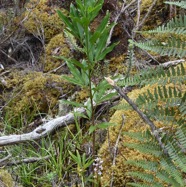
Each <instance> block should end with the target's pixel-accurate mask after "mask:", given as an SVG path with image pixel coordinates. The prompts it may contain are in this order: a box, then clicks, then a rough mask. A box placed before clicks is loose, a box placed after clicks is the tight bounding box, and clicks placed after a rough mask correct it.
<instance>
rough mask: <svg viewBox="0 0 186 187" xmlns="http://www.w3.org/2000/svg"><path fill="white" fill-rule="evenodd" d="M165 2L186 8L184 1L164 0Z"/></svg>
mask: <svg viewBox="0 0 186 187" xmlns="http://www.w3.org/2000/svg"><path fill="white" fill-rule="evenodd" d="M165 3H166V4H169V5H176V6H179V7H181V8H184V9H186V4H185V1H180V2H179V1H175V2H169V1H165Z"/></svg>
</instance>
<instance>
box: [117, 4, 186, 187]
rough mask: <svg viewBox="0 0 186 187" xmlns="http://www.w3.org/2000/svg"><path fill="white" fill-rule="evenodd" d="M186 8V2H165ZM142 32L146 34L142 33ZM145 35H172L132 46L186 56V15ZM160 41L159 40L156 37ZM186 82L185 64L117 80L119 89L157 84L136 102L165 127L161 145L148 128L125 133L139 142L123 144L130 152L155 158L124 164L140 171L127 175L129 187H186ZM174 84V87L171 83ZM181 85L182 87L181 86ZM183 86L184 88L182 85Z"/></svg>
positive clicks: (143, 72) (159, 133) (163, 53)
mask: <svg viewBox="0 0 186 187" xmlns="http://www.w3.org/2000/svg"><path fill="white" fill-rule="evenodd" d="M166 3H168V4H172V5H177V6H180V7H181V8H186V3H185V1H179V2H166ZM140 33H143V32H140ZM144 33H149V34H152V37H154V35H155V34H157V35H158V34H162V33H167V34H171V35H170V36H171V37H169V39H168V40H167V41H163V42H162V41H159V40H157V39H152V40H149V41H147V42H135V41H132V40H130V41H129V42H130V44H131V45H132V46H134V45H135V46H137V47H139V48H142V49H144V50H149V51H153V52H156V53H158V54H160V55H161V56H163V55H168V56H173V57H185V56H186V42H185V41H182V40H181V37H182V36H183V35H184V37H185V34H186V15H184V16H178V17H176V18H173V19H172V20H171V21H169V22H168V23H167V24H166V25H163V26H159V27H158V28H156V29H153V30H150V31H145V32H144ZM156 38H157V37H156ZM185 81H186V73H185V68H184V66H183V64H181V65H178V66H177V67H171V68H168V69H167V70H164V69H163V67H161V66H160V67H158V68H156V69H154V68H151V69H145V70H144V71H141V72H140V73H137V74H136V75H134V76H129V77H127V78H124V79H120V80H119V81H118V83H117V84H118V85H119V86H124V87H125V86H134V85H139V87H143V86H145V85H149V86H150V85H152V84H157V86H156V87H155V88H154V89H153V90H150V89H148V90H147V91H146V92H145V93H143V94H140V95H139V96H138V97H137V98H136V100H135V101H134V102H135V103H136V105H137V106H138V108H139V109H140V110H141V111H143V113H145V114H146V115H147V116H148V117H149V119H151V120H153V121H154V120H155V121H160V122H161V123H162V124H164V126H163V127H162V128H161V129H157V132H158V135H159V136H160V139H161V142H162V144H163V147H164V149H165V150H166V152H164V150H162V146H160V145H159V142H158V141H157V139H156V138H155V137H154V133H151V132H150V130H149V129H147V130H146V131H145V132H143V133H142V132H125V133H124V135H125V136H129V137H130V138H133V139H135V140H136V143H124V146H127V147H129V148H131V149H135V150H138V151H139V152H141V153H143V154H144V155H152V160H148V161H147V160H128V161H126V162H125V163H126V164H129V165H132V166H135V167H136V168H139V170H138V171H131V172H128V175H130V176H132V178H133V180H136V181H135V183H134V182H130V183H128V185H129V186H136V187H147V186H148V187H156V186H157V187H162V186H173V187H185V186H186V181H185V178H184V175H185V173H186V156H185V155H186V123H185V116H186V93H185V92H184V89H180V88H181V87H183V85H184V84H185ZM170 83H173V84H170ZM179 85H180V87H179ZM181 85H182V86H181ZM117 108H120V109H125V108H126V109H128V108H129V106H128V105H127V104H122V105H119V106H117Z"/></svg>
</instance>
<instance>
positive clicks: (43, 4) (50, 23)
mask: <svg viewBox="0 0 186 187" xmlns="http://www.w3.org/2000/svg"><path fill="white" fill-rule="evenodd" d="M26 9H27V10H26V11H25V12H24V13H23V15H22V17H24V18H25V21H24V22H23V25H24V27H25V28H26V29H27V30H28V31H29V32H30V33H32V34H34V35H35V36H37V37H39V38H40V39H43V40H44V41H45V40H46V41H49V40H50V39H51V38H52V37H53V36H55V35H56V34H59V33H60V32H62V30H63V25H64V24H63V22H62V21H61V19H60V18H59V16H58V14H57V13H56V9H57V7H52V6H49V5H48V1H47V0H40V1H39V2H38V1H37V0H31V1H30V2H29V3H28V4H27V5H26ZM60 10H61V11H62V12H63V13H67V11H66V10H64V9H60Z"/></svg>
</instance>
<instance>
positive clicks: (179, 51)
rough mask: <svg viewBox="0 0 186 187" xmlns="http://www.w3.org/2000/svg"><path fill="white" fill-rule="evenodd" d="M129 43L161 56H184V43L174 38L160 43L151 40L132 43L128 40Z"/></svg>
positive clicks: (185, 52)
mask: <svg viewBox="0 0 186 187" xmlns="http://www.w3.org/2000/svg"><path fill="white" fill-rule="evenodd" d="M130 43H132V44H134V45H136V46H137V47H139V48H141V49H144V50H147V51H153V52H155V53H158V54H160V55H161V56H165V55H168V56H174V57H181V58H182V57H184V56H186V49H185V46H186V43H185V42H183V41H181V40H179V39H176V38H174V37H173V38H170V39H168V41H167V42H161V41H158V40H151V41H147V42H134V41H132V40H130Z"/></svg>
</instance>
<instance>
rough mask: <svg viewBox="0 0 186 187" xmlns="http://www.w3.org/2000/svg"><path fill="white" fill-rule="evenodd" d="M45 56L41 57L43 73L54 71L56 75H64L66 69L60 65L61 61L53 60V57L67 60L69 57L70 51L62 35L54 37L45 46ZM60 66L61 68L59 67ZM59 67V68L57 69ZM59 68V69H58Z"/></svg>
mask: <svg viewBox="0 0 186 187" xmlns="http://www.w3.org/2000/svg"><path fill="white" fill-rule="evenodd" d="M45 50H46V51H45V52H46V55H43V56H42V60H41V61H42V63H43V66H44V71H45V72H48V71H53V70H55V69H56V68H57V69H56V70H55V71H54V72H58V73H65V71H66V70H67V68H65V66H64V65H62V60H61V59H57V58H54V57H53V56H64V57H66V58H68V57H69V56H70V49H69V46H68V44H67V42H66V40H65V37H64V35H63V33H61V34H58V35H56V36H54V37H53V38H52V39H51V40H50V42H49V43H48V45H46V49H45ZM61 65H62V66H61ZM59 67H61V68H59ZM58 68H59V69H58Z"/></svg>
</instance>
